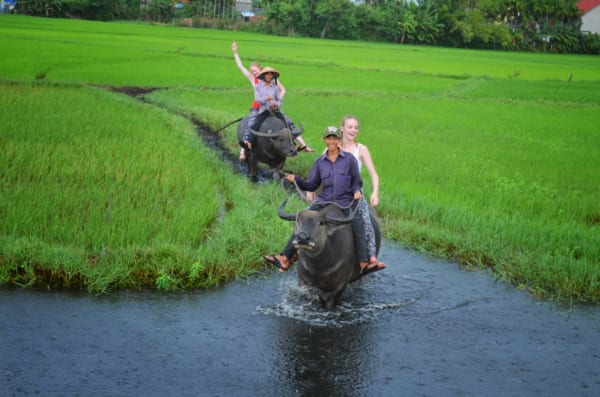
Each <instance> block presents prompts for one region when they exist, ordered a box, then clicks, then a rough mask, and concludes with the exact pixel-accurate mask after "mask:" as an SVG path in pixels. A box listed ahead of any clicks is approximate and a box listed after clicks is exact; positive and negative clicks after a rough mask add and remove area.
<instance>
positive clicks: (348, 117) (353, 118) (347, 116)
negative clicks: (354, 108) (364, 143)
mask: <svg viewBox="0 0 600 397" xmlns="http://www.w3.org/2000/svg"><path fill="white" fill-rule="evenodd" d="M348 120H356V122H357V123H359V124H360V122H359V121H358V117H356V116H353V115H351V114H347V115H345V116H344V118H342V122H341V124H340V125H341V126H342V127H343V126H345V125H346V121H348Z"/></svg>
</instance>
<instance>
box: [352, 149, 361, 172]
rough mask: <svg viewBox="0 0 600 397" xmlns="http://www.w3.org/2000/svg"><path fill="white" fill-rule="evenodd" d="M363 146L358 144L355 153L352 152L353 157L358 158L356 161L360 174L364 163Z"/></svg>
mask: <svg viewBox="0 0 600 397" xmlns="http://www.w3.org/2000/svg"><path fill="white" fill-rule="evenodd" d="M361 146H362V144H360V143H359V144H358V145H356V149H354V152H352V155H353V156H354V158H356V161H357V162H358V172H361V171H362V161H360V147H361Z"/></svg>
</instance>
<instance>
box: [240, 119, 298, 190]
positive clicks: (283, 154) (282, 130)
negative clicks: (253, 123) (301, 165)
mask: <svg viewBox="0 0 600 397" xmlns="http://www.w3.org/2000/svg"><path fill="white" fill-rule="evenodd" d="M247 128H248V117H244V118H243V119H242V121H241V122H240V124H239V125H238V130H237V137H238V141H240V143H241V142H242V140H243V139H242V137H243V135H244V131H245V130H246V129H247ZM250 132H251V133H252V134H254V135H255V137H256V140H255V142H254V144H253V145H252V150H248V149H246V164H247V168H248V173H249V174H250V177H251V178H252V180H254V181H256V180H257V174H258V163H264V164H266V165H268V166H269V167H270V169H271V171H272V172H273V176H274V177H275V178H277V177H278V176H279V175H278V174H279V171H280V170H282V169H283V166H284V164H285V160H286V158H287V157H290V156H295V155H296V154H298V150H297V149H296V146H294V139H293V136H292V134H291V132H290V130H289V129H288V128H287V127H286V125H285V123H284V122H283V120H281V119H279V118H277V117H275V116H273V115H269V116H268V117H267V118H266V119H265V121H263V123H262V124H261V126H260V129H259V130H258V131H254V130H250Z"/></svg>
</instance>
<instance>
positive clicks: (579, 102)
mask: <svg viewBox="0 0 600 397" xmlns="http://www.w3.org/2000/svg"><path fill="white" fill-rule="evenodd" d="M0 19H1V23H0V32H1V33H2V35H3V38H6V39H3V41H2V43H1V44H0V53H2V54H10V55H11V56H10V57H7V56H3V57H2V59H3V60H2V61H0V65H2V70H3V76H2V84H1V85H2V89H1V90H0V106H1V109H2V110H3V111H2V112H1V113H0V127H1V134H2V135H1V138H2V140H1V143H0V144H1V146H2V150H3V152H4V153H8V154H9V155H7V156H3V157H2V160H0V162H1V164H0V166H1V167H2V168H1V170H2V171H0V175H1V179H0V181H1V183H2V189H1V193H0V195H1V196H2V197H1V199H2V200H1V201H0V219H2V223H1V225H0V280H1V281H0V282H2V283H3V284H18V285H36V286H44V285H49V286H52V287H55V286H66V287H69V286H71V287H77V288H80V287H84V288H87V289H88V290H90V291H106V290H108V289H111V288H145V287H152V288H164V289H177V288H194V287H205V286H210V285H214V284H218V283H220V282H223V281H227V280H230V279H232V278H235V277H240V276H244V275H247V274H249V273H251V272H255V271H258V270H260V269H261V267H262V265H261V264H260V260H259V259H260V255H261V254H264V253H266V252H271V251H274V250H278V249H279V248H280V246H281V245H282V244H283V242H284V241H285V239H286V237H287V234H288V233H289V224H287V223H285V222H282V221H279V220H278V219H277V218H276V215H275V212H276V207H277V205H278V204H279V202H280V201H281V199H282V198H283V193H282V192H281V190H280V189H279V187H278V186H276V185H259V186H257V185H252V184H250V183H248V182H247V181H246V180H245V179H244V178H243V177H240V176H238V175H236V174H235V172H233V170H232V169H231V168H230V167H227V166H224V165H223V163H222V162H221V161H220V160H219V159H217V158H215V156H214V154H213V153H211V152H210V150H208V149H206V148H205V147H204V146H203V144H202V143H201V141H200V140H199V139H198V137H197V135H196V131H195V130H194V126H193V125H191V124H190V123H189V122H188V121H186V120H185V118H182V117H180V116H178V114H186V115H189V116H193V117H196V118H198V119H201V120H204V121H205V122H206V123H207V124H208V125H211V126H212V127H215V128H217V127H221V126H223V125H225V124H226V123H227V122H229V121H231V120H233V119H235V118H237V117H240V116H242V115H244V114H245V112H246V109H247V108H248V105H249V102H250V98H251V91H250V87H249V85H248V83H247V82H246V81H245V79H244V78H243V77H242V76H241V75H240V74H239V72H238V70H237V68H236V67H235V64H234V63H233V59H232V56H231V50H230V44H231V41H232V40H237V41H238V44H239V45H240V54H241V56H242V59H244V60H245V61H246V62H247V63H249V62H250V61H253V60H258V61H260V62H262V63H263V64H264V65H267V64H269V65H271V66H274V67H275V68H277V69H278V70H280V72H281V73H282V81H283V82H284V83H285V85H286V87H287V88H288V95H287V96H286V100H285V103H284V110H285V111H286V112H287V113H288V114H290V115H291V116H292V117H293V118H294V119H295V120H297V121H299V122H301V123H302V124H303V125H304V126H305V129H306V132H305V134H304V137H305V140H307V141H308V142H309V143H310V144H311V145H313V146H316V147H319V146H320V145H321V140H320V131H321V130H322V128H323V127H324V126H326V125H329V124H336V123H338V122H339V120H340V119H341V117H342V116H343V115H345V114H349V113H350V114H355V115H356V116H358V117H359V119H360V121H361V136H360V138H361V140H362V141H363V142H364V143H365V144H367V145H368V146H369V148H370V149H371V152H372V153H373V155H374V157H375V162H376V165H377V168H378V172H379V174H380V179H381V190H382V191H381V205H380V207H379V208H378V212H379V214H380V216H381V217H382V219H383V225H384V228H385V233H386V236H387V237H388V238H391V239H395V240H398V241H400V242H402V243H403V244H405V245H406V246H409V247H412V248H414V249H418V250H421V251H423V252H427V253H430V254H434V255H438V256H443V257H447V258H450V259H453V260H457V261H459V262H460V263H462V264H464V265H466V266H469V267H475V268H477V267H481V266H489V267H491V268H492V269H493V271H494V272H495V274H496V275H497V276H498V277H499V278H502V279H505V280H507V281H509V282H511V283H513V284H515V285H516V286H519V287H521V288H525V289H527V290H529V291H531V292H533V293H534V294H536V295H538V296H544V297H552V298H555V299H564V300H572V301H586V302H598V301H600V232H599V229H598V228H599V224H600V205H599V202H600V201H599V200H598V197H600V191H599V190H600V188H599V186H600V159H599V158H598V156H597V152H598V148H600V128H598V125H600V112H599V111H598V110H599V107H600V58H599V57H585V56H574V55H547V54H520V53H500V52H484V51H467V50H450V49H438V48H425V47H410V46H398V45H389V44H378V43H357V42H337V41H328V40H310V39H298V38H280V37H271V36H262V35H255V34H248V33H236V32H223V31H212V30H203V29H185V28H172V27H164V26H148V25H137V24H126V23H121V24H119V23H97V22H90V21H65V20H48V19H38V18H27V17H20V16H0ZM9 59H10V61H9ZM108 85H115V86H140V87H160V88H161V89H160V90H156V91H154V92H153V93H152V94H149V95H147V96H146V97H145V100H146V102H145V103H142V102H140V101H136V100H134V99H131V98H128V97H124V96H123V95H121V94H117V93H111V92H107V91H106V90H103V89H101V88H98V86H108ZM221 134H222V135H223V137H224V138H225V139H226V141H227V142H228V145H229V146H230V148H231V150H232V151H235V150H236V141H235V137H234V136H235V126H232V127H229V128H227V129H225V130H224V131H222V132H221ZM313 160H314V156H312V155H302V156H300V157H297V158H294V159H291V160H290V161H289V162H288V164H287V168H288V169H292V170H294V171H296V172H298V173H301V174H302V173H306V171H307V170H308V169H309V167H310V164H311V162H312V161H313ZM365 179H366V182H367V185H368V178H365ZM392 265H393V264H392Z"/></svg>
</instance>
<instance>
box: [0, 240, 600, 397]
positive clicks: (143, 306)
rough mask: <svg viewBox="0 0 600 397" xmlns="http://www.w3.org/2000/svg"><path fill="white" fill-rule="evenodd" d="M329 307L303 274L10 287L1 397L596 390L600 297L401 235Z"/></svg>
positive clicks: (0, 307)
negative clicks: (190, 282) (494, 271)
mask: <svg viewBox="0 0 600 397" xmlns="http://www.w3.org/2000/svg"><path fill="white" fill-rule="evenodd" d="M380 257H381V259H382V260H383V261H385V262H386V263H387V264H388V268H387V269H386V270H385V271H382V272H379V273H375V274H373V275H371V276H368V277H366V278H365V279H364V280H363V281H359V282H358V283H355V284H353V285H352V287H351V288H350V289H349V290H348V291H347V292H346V293H345V295H344V297H343V299H342V303H341V305H340V306H339V307H338V309H337V310H335V311H332V312H327V311H324V310H322V309H321V308H320V306H319V305H317V304H315V302H313V301H312V300H311V299H310V296H307V294H306V292H305V291H303V290H301V289H299V288H298V287H297V286H296V276H295V273H294V272H289V273H286V274H280V273H278V272H276V271H267V272H265V273H264V274H262V275H260V276H257V277H253V278H252V279H249V280H240V281H237V282H234V283H231V284H229V285H227V286H224V287H222V288H220V289H217V290H212V291H203V292H186V293H177V294H161V293H127V292H123V293H114V294H110V295H104V296H92V295H87V294H72V293H55V292H50V293H48V292H46V293H42V292H33V291H26V290H0V349H1V353H0V396H35V395H41V396H80V395H81V396H87V395H104V396H137V395H145V396H344V397H348V396H400V395H406V396H442V395H443V396H590V397H592V396H598V395H600V307H598V306H577V307H574V308H571V309H568V308H562V307H557V306H555V305H553V304H551V303H548V302H541V301H537V300H534V299H532V298H531V297H529V296H527V295H526V294H525V293H523V292H521V291H516V290H515V289H514V288H512V287H510V286H508V285H506V284H504V283H500V282H495V281H494V280H493V278H492V277H491V276H490V275H489V274H488V273H486V272H466V271H463V270H461V269H460V268H459V267H458V266H457V265H455V264H452V263H447V262H443V261H439V260H430V259H428V258H423V257H420V256H417V255H415V254H413V253H411V252H409V251H406V250H404V249H402V248H400V247H398V246H396V245H394V244H391V243H389V242H387V243H385V244H384V246H383V248H382V253H381V255H380Z"/></svg>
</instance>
